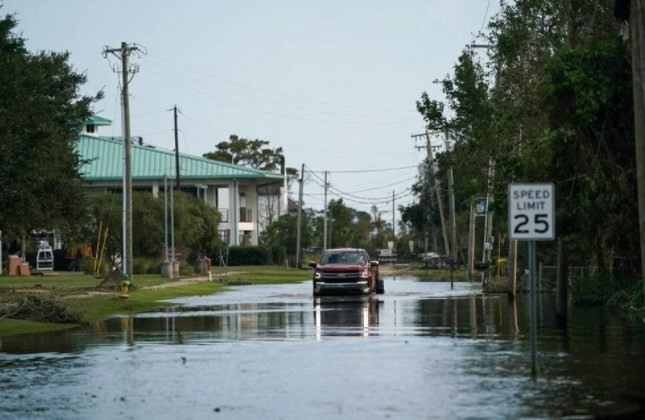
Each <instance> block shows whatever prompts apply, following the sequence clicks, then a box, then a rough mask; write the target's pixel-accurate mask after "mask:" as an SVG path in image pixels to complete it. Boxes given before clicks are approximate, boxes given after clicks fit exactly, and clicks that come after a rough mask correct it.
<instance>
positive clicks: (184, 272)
mask: <svg viewBox="0 0 645 420" xmlns="http://www.w3.org/2000/svg"><path fill="white" fill-rule="evenodd" d="M179 275H180V276H193V275H195V269H194V268H193V266H192V265H190V264H187V263H180V264H179Z"/></svg>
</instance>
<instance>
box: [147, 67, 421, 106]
mask: <svg viewBox="0 0 645 420" xmlns="http://www.w3.org/2000/svg"><path fill="white" fill-rule="evenodd" d="M148 57H150V58H153V59H155V60H160V61H164V62H166V63H169V64H171V65H173V66H176V67H179V68H183V69H186V70H190V71H192V72H194V73H197V74H202V75H203V76H205V77H208V78H212V79H216V80H220V81H222V82H224V83H229V84H232V85H235V86H239V87H242V88H244V89H249V90H253V91H257V92H260V93H264V94H267V95H273V96H278V97H282V98H287V99H292V100H296V101H301V102H311V103H317V104H321V105H327V106H333V107H338V108H350V109H358V110H364V111H377V112H398V113H414V114H416V111H408V110H397V109H388V108H369V107H362V106H355V105H345V104H338V103H333V102H327V101H321V100H316V99H308V98H299V97H296V96H291V95H285V94H283V93H278V92H272V91H269V90H265V89H260V88H257V87H254V86H250V85H245V84H242V83H237V82H233V81H230V80H226V79H224V78H222V77H219V76H216V75H214V74H212V73H204V72H201V71H199V70H195V69H193V68H191V67H186V66H182V65H180V64H177V63H174V62H172V61H170V60H168V59H165V58H162V57H156V56H154V55H152V54H148Z"/></svg>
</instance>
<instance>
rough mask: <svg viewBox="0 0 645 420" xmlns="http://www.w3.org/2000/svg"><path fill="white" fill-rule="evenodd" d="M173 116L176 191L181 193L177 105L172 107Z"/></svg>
mask: <svg viewBox="0 0 645 420" xmlns="http://www.w3.org/2000/svg"><path fill="white" fill-rule="evenodd" d="M173 111H174V114H175V173H176V176H177V191H181V183H180V181H179V135H178V130H177V105H175V106H174V107H173Z"/></svg>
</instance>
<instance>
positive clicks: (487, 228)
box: [482, 158, 495, 262]
mask: <svg viewBox="0 0 645 420" xmlns="http://www.w3.org/2000/svg"><path fill="white" fill-rule="evenodd" d="M493 178H495V160H494V159H493V158H490V159H489V160H488V182H487V185H486V189H487V191H486V216H485V217H486V220H485V222H484V244H483V245H482V247H483V248H484V249H483V251H482V262H486V261H490V254H491V252H492V248H493V246H492V245H493V244H492V241H490V238H491V235H492V232H493V211H492V210H490V206H491V203H492V202H493V195H492V193H491V189H492V185H491V184H492V180H493Z"/></svg>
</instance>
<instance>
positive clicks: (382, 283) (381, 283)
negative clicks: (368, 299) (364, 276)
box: [376, 277, 385, 295]
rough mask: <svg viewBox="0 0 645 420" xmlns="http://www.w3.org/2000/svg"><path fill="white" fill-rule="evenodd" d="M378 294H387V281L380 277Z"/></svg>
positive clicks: (377, 282) (377, 283)
mask: <svg viewBox="0 0 645 420" xmlns="http://www.w3.org/2000/svg"><path fill="white" fill-rule="evenodd" d="M376 293H378V294H379V295H382V294H383V293H385V281H384V280H383V279H382V278H380V277H379V278H378V279H376Z"/></svg>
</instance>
